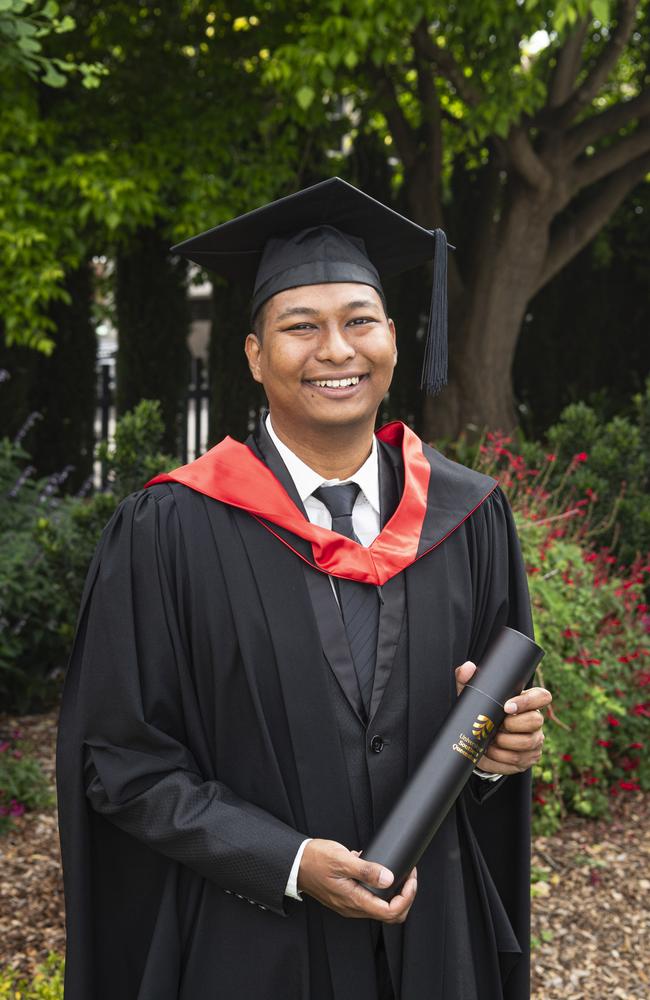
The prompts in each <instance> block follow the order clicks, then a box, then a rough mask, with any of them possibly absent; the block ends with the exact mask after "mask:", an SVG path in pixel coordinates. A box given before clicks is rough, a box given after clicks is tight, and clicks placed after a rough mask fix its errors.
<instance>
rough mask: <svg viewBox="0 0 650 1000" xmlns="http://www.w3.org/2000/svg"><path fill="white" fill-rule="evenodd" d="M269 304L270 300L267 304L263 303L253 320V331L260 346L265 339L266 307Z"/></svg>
mask: <svg viewBox="0 0 650 1000" xmlns="http://www.w3.org/2000/svg"><path fill="white" fill-rule="evenodd" d="M268 303H269V300H268V299H267V300H266V302H263V303H262V305H261V306H260V307H259V309H258V310H257V312H256V313H255V315H254V316H253V318H252V320H251V330H252V331H253V333H254V334H255V336H256V337H257V339H258V340H259V342H260V344H261V343H262V340H263V339H264V323H265V321H266V307H267V305H268Z"/></svg>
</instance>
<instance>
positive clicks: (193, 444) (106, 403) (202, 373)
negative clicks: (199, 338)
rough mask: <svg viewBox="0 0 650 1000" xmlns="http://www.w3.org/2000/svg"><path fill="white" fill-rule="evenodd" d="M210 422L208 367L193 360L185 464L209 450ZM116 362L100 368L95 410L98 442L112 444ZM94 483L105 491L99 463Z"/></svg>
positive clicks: (185, 403)
mask: <svg viewBox="0 0 650 1000" xmlns="http://www.w3.org/2000/svg"><path fill="white" fill-rule="evenodd" d="M209 419H210V385H209V382H208V371H207V366H206V365H205V364H204V363H203V362H202V361H201V359H200V358H192V359H191V366H190V381H189V383H188V386H187V389H186V391H185V396H184V399H183V414H182V422H181V435H180V442H179V452H180V458H181V462H182V464H183V465H185V463H186V462H191V461H192V460H193V459H195V458H197V457H198V456H199V455H201V454H202V453H203V452H204V451H206V449H207V447H208V425H209ZM115 423H116V408H115V362H114V361H113V359H104V360H102V361H101V362H100V364H99V365H98V367H97V404H96V409H95V441H96V443H99V442H100V441H108V442H109V443H111V442H112V441H113V439H114V436H115ZM93 480H94V486H95V488H96V489H105V488H106V485H107V482H106V469H105V468H104V467H103V466H102V463H101V462H99V461H97V462H95V465H94V470H93Z"/></svg>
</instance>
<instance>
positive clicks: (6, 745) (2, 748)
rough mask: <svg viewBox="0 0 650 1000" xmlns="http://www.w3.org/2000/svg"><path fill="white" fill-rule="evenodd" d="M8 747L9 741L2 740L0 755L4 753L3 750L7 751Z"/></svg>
mask: <svg viewBox="0 0 650 1000" xmlns="http://www.w3.org/2000/svg"><path fill="white" fill-rule="evenodd" d="M10 746H11V743H10V742H9V740H3V741H2V743H0V753H4V752H5V750H8V749H9V747H10Z"/></svg>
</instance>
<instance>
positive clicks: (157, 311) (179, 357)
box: [115, 228, 189, 454]
mask: <svg viewBox="0 0 650 1000" xmlns="http://www.w3.org/2000/svg"><path fill="white" fill-rule="evenodd" d="M168 247H169V240H168V239H166V238H165V237H164V236H163V235H162V234H161V232H160V231H159V230H158V229H157V228H141V229H139V230H138V231H137V232H136V233H134V234H133V237H132V238H131V239H130V240H129V243H128V245H127V246H126V247H125V248H124V249H122V250H120V251H119V252H118V254H117V259H116V275H115V306H116V317H117V327H118V337H119V347H118V352H117V366H116V376H117V378H116V381H117V387H116V395H117V410H118V413H120V414H121V413H124V412H125V411H126V410H129V409H132V407H134V406H135V405H136V404H137V403H138V402H139V400H141V399H158V400H160V404H161V409H162V414H163V419H164V422H165V435H164V440H163V448H164V450H165V451H166V452H168V453H170V454H178V453H179V431H180V421H181V415H182V409H183V394H184V391H185V387H186V385H187V380H188V374H189V353H188V350H187V333H188V327H189V306H188V301H187V291H186V273H187V265H186V262H185V261H183V260H179V259H177V258H174V257H171V256H170V254H169V251H168Z"/></svg>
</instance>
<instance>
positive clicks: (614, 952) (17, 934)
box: [0, 713, 650, 1000]
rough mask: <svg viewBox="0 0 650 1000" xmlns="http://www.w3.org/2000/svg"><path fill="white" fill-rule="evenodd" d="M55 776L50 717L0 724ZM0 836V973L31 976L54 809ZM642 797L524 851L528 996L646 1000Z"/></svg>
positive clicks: (52, 887)
mask: <svg viewBox="0 0 650 1000" xmlns="http://www.w3.org/2000/svg"><path fill="white" fill-rule="evenodd" d="M0 729H3V730H15V729H19V730H21V731H22V732H23V734H24V736H25V737H26V738H27V739H29V740H31V741H32V743H33V746H34V752H35V755H36V757H37V758H38V760H39V761H40V763H41V764H42V766H43V768H44V770H45V772H46V773H47V775H48V777H50V779H51V780H53V775H54V744H55V739H56V713H50V714H48V715H42V716H27V717H23V718H12V719H7V718H4V719H0ZM14 822H15V826H14V828H13V829H12V831H11V832H10V833H9V834H8V835H7V836H6V837H3V838H1V839H0V870H1V872H2V875H1V877H0V968H11V969H15V970H16V971H18V972H20V973H21V974H22V975H26V976H31V975H32V974H33V972H34V970H35V968H36V966H37V965H38V964H39V963H41V962H42V961H43V960H44V958H45V956H46V955H47V953H48V952H49V951H55V952H59V953H61V952H62V951H63V948H64V940H65V932H64V920H63V889H62V884H61V874H60V863H59V843H58V834H57V827H56V813H55V810H54V809H49V810H45V811H41V812H37V813H26V814H25V815H23V816H19V817H17V818H16V820H15V821H14ZM648 830H650V796H648V795H644V794H642V793H640V792H634V791H631V792H628V793H627V794H625V795H621V796H620V797H619V799H618V800H617V802H616V808H615V811H614V814H613V816H612V817H611V818H610V819H608V820H599V821H593V820H586V819H581V818H579V817H577V816H570V817H569V818H568V819H567V820H566V822H565V823H564V825H563V827H562V829H561V830H560V831H558V833H556V834H554V835H553V836H550V837H538V838H536V840H535V844H534V851H533V864H534V869H533V871H534V877H535V888H534V898H533V925H532V932H533V939H534V950H533V963H532V964H533V1000H603V997H605V996H607V997H608V998H610V997H611V998H614V1000H647V998H648V997H649V996H650V976H649V974H648V965H647V962H646V956H647V954H648V951H649V949H650V911H649V910H648V907H647V900H648V898H649V890H650V838H649V837H648V833H647V831H648Z"/></svg>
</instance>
